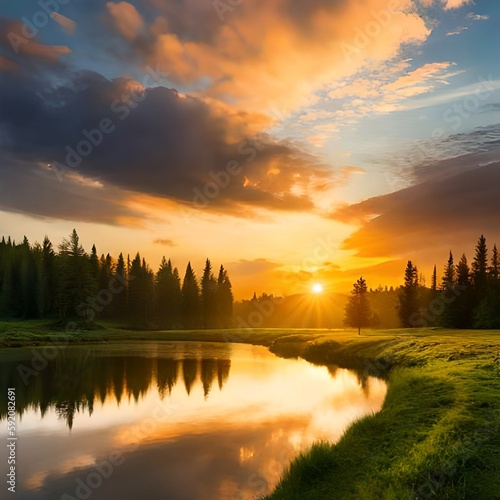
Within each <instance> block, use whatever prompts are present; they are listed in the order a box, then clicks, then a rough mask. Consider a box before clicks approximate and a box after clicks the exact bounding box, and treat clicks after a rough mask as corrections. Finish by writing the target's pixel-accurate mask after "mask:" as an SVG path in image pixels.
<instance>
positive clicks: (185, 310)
mask: <svg viewBox="0 0 500 500" xmlns="http://www.w3.org/2000/svg"><path fill="white" fill-rule="evenodd" d="M200 305H201V304H200V288H199V286H198V281H197V279H196V275H195V274H194V271H193V268H192V267H191V262H188V265H187V266H186V273H185V274H184V280H183V282H182V308H181V313H182V321H183V325H184V328H187V329H192V328H197V327H198V326H199V325H200Z"/></svg>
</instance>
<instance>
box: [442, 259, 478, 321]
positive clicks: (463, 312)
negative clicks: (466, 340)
mask: <svg viewBox="0 0 500 500" xmlns="http://www.w3.org/2000/svg"><path fill="white" fill-rule="evenodd" d="M448 302H449V301H448ZM449 307H450V309H451V316H452V321H451V324H452V326H453V327H454V328H470V327H471V326H472V315H473V308H474V303H473V298H472V289H471V273H470V269H469V265H468V263H467V257H466V256H465V254H463V255H462V258H461V259H460V262H459V263H458V264H457V283H456V286H455V289H454V296H452V297H451V302H449Z"/></svg>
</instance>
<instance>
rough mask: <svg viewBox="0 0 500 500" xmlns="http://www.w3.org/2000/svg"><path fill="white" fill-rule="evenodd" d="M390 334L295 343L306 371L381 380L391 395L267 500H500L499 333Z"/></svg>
mask: <svg viewBox="0 0 500 500" xmlns="http://www.w3.org/2000/svg"><path fill="white" fill-rule="evenodd" d="M395 333H396V335H394V336H393V337H392V338H384V339H380V338H379V337H377V336H376V335H373V336H368V337H362V338H361V339H356V338H351V339H335V340H334V339H324V340H320V341H313V342H308V343H306V344H302V345H300V344H296V354H299V355H300V356H302V357H304V358H305V359H307V360H309V361H311V362H314V363H319V364H328V363H334V364H338V365H340V366H343V367H346V368H357V369H361V370H363V373H364V375H365V376H371V375H372V376H378V377H383V378H385V379H387V380H388V382H389V385H388V393H387V397H386V399H385V402H384V405H383V407H382V411H380V412H379V413H377V414H375V415H372V416H368V417H365V418H363V419H361V420H360V421H358V422H356V423H355V424H354V425H352V426H351V427H350V428H349V429H348V430H347V431H346V433H345V434H344V435H343V437H342V438H341V439H340V441H339V442H338V443H336V444H335V445H332V444H329V443H318V444H317V445H315V446H313V447H312V449H311V450H309V451H308V452H306V453H304V454H302V455H301V456H299V457H298V458H297V459H296V460H294V461H293V462H292V464H291V466H290V468H289V470H288V471H287V472H286V474H285V475H284V477H283V478H282V480H281V482H280V483H279V485H278V486H277V488H276V490H275V492H274V493H273V494H272V495H270V496H269V497H267V498H268V499H269V500H271V499H272V500H278V499H283V500H285V499H286V500H291V499H300V500H306V499H311V500H312V499H318V500H319V499H323V498H325V499H326V498H335V499H339V500H342V499H346V500H347V499H354V498H355V499H356V500H363V499H367V500H368V499H370V500H371V499H394V500H405V499H408V500H410V499H426V498H438V499H450V500H451V499H453V500H456V499H472V498H473V499H475V500H481V499H484V500H494V499H499V498H500V496H499V495H500V333H499V332H485V331H446V330H435V331H415V332H412V331H402V330H398V331H395ZM280 349H281V347H280V341H279V340H278V341H277V343H276V344H275V345H273V346H272V350H274V351H275V352H276V353H278V354H279V351H280ZM284 351H286V352H287V353H288V354H290V351H291V349H290V348H285V349H284Z"/></svg>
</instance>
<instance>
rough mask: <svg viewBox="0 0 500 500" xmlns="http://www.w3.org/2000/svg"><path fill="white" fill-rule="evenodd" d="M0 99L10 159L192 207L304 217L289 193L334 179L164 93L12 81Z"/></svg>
mask: <svg viewBox="0 0 500 500" xmlns="http://www.w3.org/2000/svg"><path fill="white" fill-rule="evenodd" d="M148 71H149V72H150V73H151V74H147V75H145V77H144V83H146V84H149V83H154V81H155V79H156V80H158V79H159V78H161V71H159V70H158V71H157V70H153V69H152V68H150V69H149V70H148ZM155 72H156V74H155ZM47 74H48V73H47ZM48 75H50V74H48ZM0 92H1V94H2V96H3V99H4V103H5V104H4V105H3V106H2V109H1V112H0V133H1V136H2V138H3V143H4V146H3V148H2V149H3V154H4V156H5V157H10V158H23V159H25V160H27V161H32V162H43V163H51V164H53V165H55V166H56V167H57V168H58V169H59V171H60V172H61V173H64V172H66V171H70V170H74V171H76V172H78V173H79V174H80V175H82V176H85V177H89V178H92V179H97V180H99V181H102V182H104V183H107V184H109V185H113V186H117V187H120V188H124V189H128V190H132V191H136V192H140V193H144V194H149V195H153V196H159V197H167V198H171V199H175V200H178V201H181V202H186V203H189V202H193V200H194V199H195V197H196V193H201V194H200V195H199V196H198V198H197V203H198V205H197V206H199V205H204V206H205V205H206V206H208V205H209V206H210V207H212V208H214V207H225V209H231V207H232V206H234V205H237V204H243V205H251V206H255V207H264V208H276V209H283V210H302V209H309V208H311V207H312V206H313V205H312V202H311V200H310V198H309V197H308V196H307V195H300V196H299V195H294V194H292V193H291V192H290V190H291V188H292V187H293V186H294V185H297V184H300V185H302V186H309V187H310V186H311V182H314V180H315V179H316V180H317V181H318V183H319V181H320V180H321V181H323V183H324V182H325V180H328V179H329V178H330V175H331V170H330V169H329V168H328V167H327V166H324V165H321V164H319V163H318V162H317V160H316V158H314V157H313V156H311V155H309V154H308V153H306V152H305V151H303V150H301V149H300V148H299V147H298V146H297V145H294V144H291V143H287V142H283V141H281V142H278V141H273V140H272V139H271V138H269V137H260V138H259V140H254V139H252V135H253V132H252V130H255V128H253V129H252V127H251V126H250V125H249V123H250V122H251V121H252V116H251V115H248V114H246V113H242V112H229V111H227V110H226V108H224V107H222V106H215V105H211V106H210V105H208V104H207V103H205V102H203V101H201V100H199V99H196V98H193V97H184V96H179V95H178V93H177V92H176V91H175V90H171V89H167V88H164V87H156V88H149V89H147V90H143V87H141V85H139V84H138V83H137V82H134V81H132V80H128V79H117V80H114V81H109V80H107V79H106V78H104V77H103V76H101V75H99V74H97V73H94V72H90V71H82V72H79V73H77V74H74V75H72V76H71V77H67V76H66V77H65V78H64V80H63V79H62V78H61V75H58V78H57V79H55V78H50V77H49V76H47V77H46V78H42V77H41V75H40V74H39V73H38V74H37V77H36V78H35V77H32V76H26V74H25V73H23V74H22V75H15V74H11V73H9V74H6V76H5V77H4V78H3V79H2V81H1V82H0ZM66 167H68V168H66ZM207 186H208V188H207ZM313 188H314V186H313ZM311 194H313V193H311Z"/></svg>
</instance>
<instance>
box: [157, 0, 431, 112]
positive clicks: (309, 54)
mask: <svg viewBox="0 0 500 500" xmlns="http://www.w3.org/2000/svg"><path fill="white" fill-rule="evenodd" d="M396 5H397V2H396ZM408 6H409V2H399V6H396V7H393V8H392V10H389V9H390V7H388V4H387V1H386V0H367V1H366V2H364V3H363V5H359V4H358V3H356V2H337V3H335V5H333V6H332V5H331V4H329V3H327V2H322V1H318V2H314V3H312V4H311V5H308V6H301V7H297V6H295V5H290V4H289V2H287V1H285V0H281V1H279V2H267V3H266V4H262V3H260V2H257V1H256V0H249V1H248V2H243V3H241V4H239V5H238V6H237V7H235V9H234V12H232V13H231V18H230V22H229V21H228V22H227V23H220V22H219V23H217V24H215V23H216V21H217V20H215V21H214V20H213V19H212V21H210V20H208V21H207V16H205V18H204V19H203V22H204V23H205V24H207V23H208V25H209V27H208V28H207V27H206V26H205V27H204V28H203V29H202V28H201V27H200V30H201V31H203V30H204V31H207V30H208V31H209V33H208V34H207V35H206V36H196V37H192V36H189V37H184V36H183V33H182V31H178V32H176V31H175V24H176V19H173V20H171V19H168V20H166V19H165V20H164V21H163V22H160V20H157V22H156V23H155V30H156V33H155V35H153V36H154V42H153V49H152V51H151V52H150V53H148V54H147V58H148V61H149V62H150V63H158V64H160V65H162V67H165V68H168V70H169V72H170V76H171V77H172V79H173V80H174V81H177V82H183V83H195V82H199V81H202V80H203V81H207V82H209V84H208V86H207V85H205V90H204V91H203V94H204V95H208V96H212V97H216V98H218V99H222V100H231V102H236V105H237V106H239V107H240V108H241V107H242V108H245V109H249V108H250V109H269V108H270V107H272V106H274V107H279V108H280V109H282V110H283V111H284V112H288V111H290V110H291V109H294V108H296V107H301V106H305V105H311V104H312V103H313V102H314V99H315V97H314V95H313V93H314V91H315V90H318V89H319V88H320V87H321V86H322V85H324V84H325V83H327V82H332V81H335V80H337V79H339V78H342V77H346V76H348V75H352V74H354V73H356V71H359V70H360V69H361V68H362V67H363V66H364V65H365V64H366V62H367V61H372V62H375V63H377V62H378V63H380V62H383V61H386V60H387V59H390V58H393V57H395V56H396V55H397V54H398V52H399V49H400V47H401V45H402V44H405V43H420V42H423V41H424V40H425V39H426V38H427V36H428V35H429V33H430V30H429V29H428V28H427V27H426V25H425V22H424V20H423V19H422V18H421V17H419V16H418V15H417V14H416V13H414V12H410V11H409V10H408V9H406V7H408ZM209 19H210V18H209ZM179 22H180V21H179ZM185 22H187V21H185ZM190 22H193V21H190ZM256 24H258V25H259V29H256ZM159 26H161V27H162V28H161V30H160V32H158V27H159Z"/></svg>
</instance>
